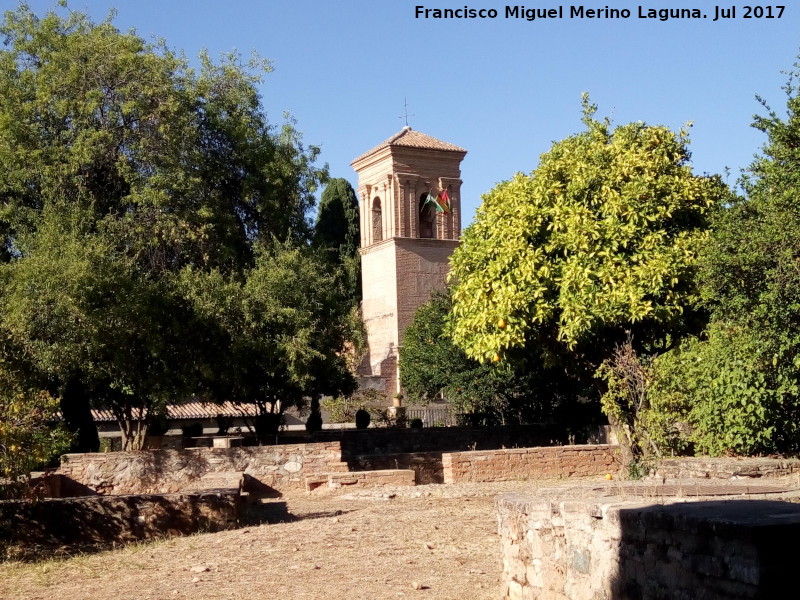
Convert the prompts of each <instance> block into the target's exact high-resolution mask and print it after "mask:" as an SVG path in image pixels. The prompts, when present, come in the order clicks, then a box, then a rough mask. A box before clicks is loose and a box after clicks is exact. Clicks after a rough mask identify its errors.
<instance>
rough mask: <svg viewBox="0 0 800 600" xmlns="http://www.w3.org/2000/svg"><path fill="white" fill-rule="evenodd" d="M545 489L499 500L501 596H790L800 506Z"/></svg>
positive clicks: (557, 599) (588, 599) (586, 599)
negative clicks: (657, 500) (593, 494)
mask: <svg viewBox="0 0 800 600" xmlns="http://www.w3.org/2000/svg"><path fill="white" fill-rule="evenodd" d="M717 487H718V486H717ZM546 491H547V490H543V491H540V492H539V493H538V495H533V494H531V495H522V494H507V495H503V496H500V497H499V498H498V499H497V501H496V507H497V514H498V518H499V521H498V522H499V533H500V536H501V548H502V559H503V594H502V597H504V598H511V599H515V600H518V599H523V598H550V599H552V600H567V599H569V600H597V599H599V598H606V599H608V598H638V599H642V600H645V599H665V598H692V599H695V598H697V599H706V600H711V599H714V600H723V599H725V600H738V599H744V598H786V597H790V596H792V595H793V593H792V592H791V591H790V590H793V589H794V588H795V587H796V582H795V577H794V562H795V558H794V557H795V556H796V553H795V551H794V545H795V540H796V539H797V537H796V536H797V535H798V534H800V506H799V505H798V504H795V503H790V502H780V501H775V500H753V499H749V498H743V499H731V500H719V499H713V498H712V499H702V498H701V499H699V500H698V501H692V502H686V500H687V499H686V498H683V499H681V501H679V502H674V499H673V501H672V502H670V501H666V503H664V504H660V503H654V502H653V500H644V501H643V500H642V499H641V497H640V498H639V499H635V498H634V499H630V498H629V499H628V500H625V494H624V493H620V494H619V495H618V496H617V497H616V498H614V499H609V498H591V497H590V498H583V499H581V498H580V492H576V490H571V491H561V492H559V494H560V497H552V496H550V497H548V495H547V494H546ZM623 492H624V490H623ZM662 501H663V499H662Z"/></svg>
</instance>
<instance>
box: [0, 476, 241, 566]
mask: <svg viewBox="0 0 800 600" xmlns="http://www.w3.org/2000/svg"><path fill="white" fill-rule="evenodd" d="M238 512H239V497H238V491H228V492H196V493H192V494H166V495H134V496H89V497H83V498H55V499H46V500H42V501H39V502H30V501H23V500H6V501H0V557H2V556H3V554H4V550H5V548H3V545H4V544H5V545H7V546H10V547H13V550H14V555H15V556H17V557H19V556H27V555H28V554H30V555H31V556H32V557H40V554H39V553H40V551H41V550H42V549H44V550H45V551H47V550H55V549H58V548H62V547H64V546H66V547H69V548H71V549H72V550H79V549H81V548H85V549H88V548H89V547H92V548H94V547H105V546H106V545H108V544H110V543H112V542H114V543H116V544H119V543H126V542H131V541H136V540H143V539H149V538H159V537H164V536H167V535H187V534H191V533H195V532H197V531H221V530H224V529H232V528H235V527H236V526H237V524H238ZM19 524H22V525H19Z"/></svg>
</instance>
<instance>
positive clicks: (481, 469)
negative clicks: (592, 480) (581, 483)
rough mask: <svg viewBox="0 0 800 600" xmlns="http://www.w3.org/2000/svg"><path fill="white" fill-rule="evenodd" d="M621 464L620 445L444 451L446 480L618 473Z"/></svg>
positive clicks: (582, 475)
mask: <svg viewBox="0 0 800 600" xmlns="http://www.w3.org/2000/svg"><path fill="white" fill-rule="evenodd" d="M620 466H621V463H620V458H619V452H618V447H617V446H606V445H586V446H553V447H548V448H509V449H505V450H483V451H474V452H451V453H446V454H443V455H442V471H443V480H444V483H458V482H462V481H474V482H478V481H513V480H517V479H547V478H554V477H586V476H589V475H603V474H608V473H616V472H618V471H619V469H620Z"/></svg>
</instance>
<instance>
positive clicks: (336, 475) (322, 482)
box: [306, 469, 415, 492]
mask: <svg viewBox="0 0 800 600" xmlns="http://www.w3.org/2000/svg"><path fill="white" fill-rule="evenodd" d="M414 477H415V474H414V471H413V470H412V469H381V470H378V471H350V472H347V473H343V472H333V473H317V474H315V475H309V476H308V477H306V491H307V492H313V491H314V490H316V489H319V488H323V487H324V488H327V489H338V488H341V487H344V486H353V487H376V486H383V485H415V481H414Z"/></svg>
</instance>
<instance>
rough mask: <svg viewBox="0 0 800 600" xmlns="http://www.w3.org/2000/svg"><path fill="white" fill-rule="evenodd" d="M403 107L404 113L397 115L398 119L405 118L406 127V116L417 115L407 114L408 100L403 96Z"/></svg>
mask: <svg viewBox="0 0 800 600" xmlns="http://www.w3.org/2000/svg"><path fill="white" fill-rule="evenodd" d="M403 107H404V108H405V115H400V116H399V117H397V118H398V119H403V118H404V119H405V120H406V127H408V117H416V116H417V115H409V114H408V102H407V98H403Z"/></svg>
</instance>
